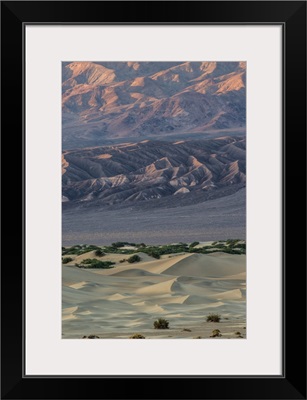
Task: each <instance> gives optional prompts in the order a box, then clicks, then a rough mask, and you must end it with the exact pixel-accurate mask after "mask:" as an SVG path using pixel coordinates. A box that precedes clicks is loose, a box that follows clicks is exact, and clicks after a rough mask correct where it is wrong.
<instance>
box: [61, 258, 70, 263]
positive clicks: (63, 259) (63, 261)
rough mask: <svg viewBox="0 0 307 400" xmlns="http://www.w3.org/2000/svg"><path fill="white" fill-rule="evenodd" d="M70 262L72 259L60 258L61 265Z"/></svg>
mask: <svg viewBox="0 0 307 400" xmlns="http://www.w3.org/2000/svg"><path fill="white" fill-rule="evenodd" d="M71 261H72V258H71V257H64V258H62V263H63V264H67V263H69V262H71Z"/></svg>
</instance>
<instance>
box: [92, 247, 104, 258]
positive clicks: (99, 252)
mask: <svg viewBox="0 0 307 400" xmlns="http://www.w3.org/2000/svg"><path fill="white" fill-rule="evenodd" d="M94 254H95V256H97V257H103V256H104V255H105V253H104V252H103V251H102V250H101V249H97V250H95V253H94Z"/></svg>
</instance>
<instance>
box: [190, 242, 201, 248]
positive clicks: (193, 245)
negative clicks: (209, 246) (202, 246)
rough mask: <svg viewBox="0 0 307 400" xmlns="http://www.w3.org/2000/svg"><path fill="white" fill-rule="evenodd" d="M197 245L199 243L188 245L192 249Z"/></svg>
mask: <svg viewBox="0 0 307 400" xmlns="http://www.w3.org/2000/svg"><path fill="white" fill-rule="evenodd" d="M198 244H199V242H193V243H191V244H190V248H193V247H195V246H197V245H198Z"/></svg>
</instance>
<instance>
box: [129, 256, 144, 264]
mask: <svg viewBox="0 0 307 400" xmlns="http://www.w3.org/2000/svg"><path fill="white" fill-rule="evenodd" d="M127 261H128V263H130V264H132V263H135V262H139V261H141V257H140V256H138V255H137V254H134V256H131V257H129V258H128V259H127Z"/></svg>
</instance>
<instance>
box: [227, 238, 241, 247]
mask: <svg viewBox="0 0 307 400" xmlns="http://www.w3.org/2000/svg"><path fill="white" fill-rule="evenodd" d="M238 242H240V239H227V240H226V244H227V245H228V246H234V245H235V244H237V243H238Z"/></svg>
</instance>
